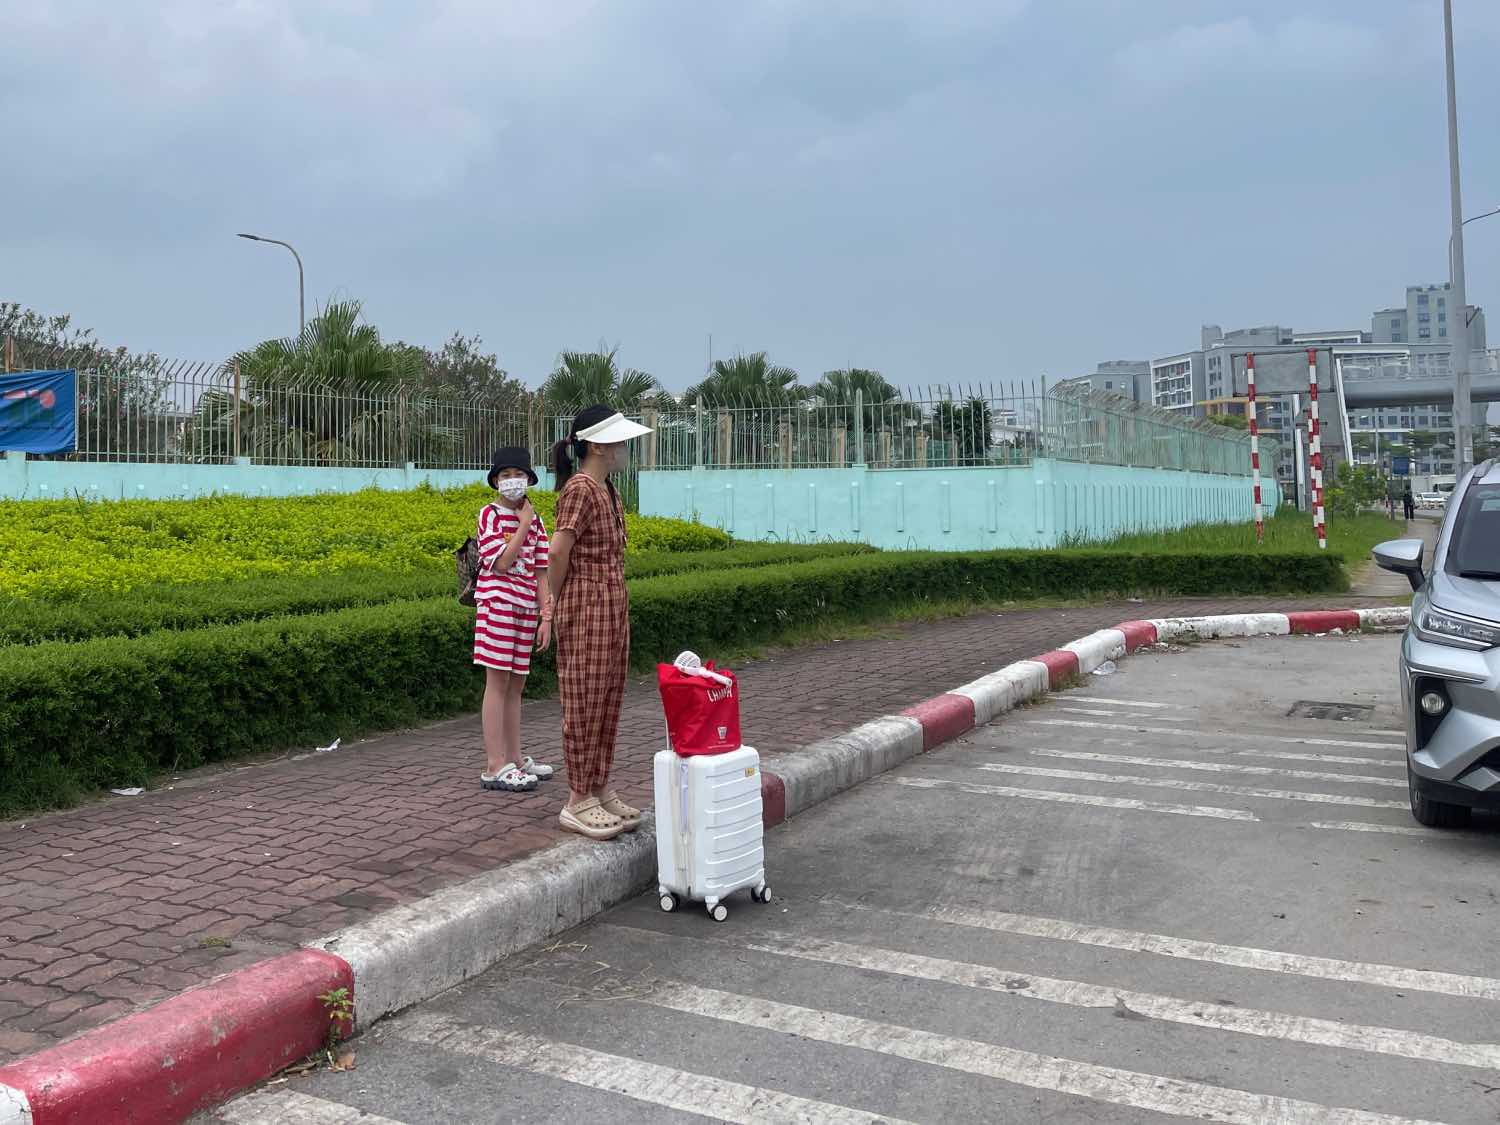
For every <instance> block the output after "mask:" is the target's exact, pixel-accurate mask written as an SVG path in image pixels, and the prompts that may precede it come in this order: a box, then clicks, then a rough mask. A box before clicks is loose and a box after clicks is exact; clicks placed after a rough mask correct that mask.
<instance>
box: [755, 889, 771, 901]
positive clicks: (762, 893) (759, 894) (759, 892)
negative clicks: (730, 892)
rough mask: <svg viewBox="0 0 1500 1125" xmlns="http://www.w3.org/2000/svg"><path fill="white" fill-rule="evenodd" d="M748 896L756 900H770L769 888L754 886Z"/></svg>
mask: <svg viewBox="0 0 1500 1125" xmlns="http://www.w3.org/2000/svg"><path fill="white" fill-rule="evenodd" d="M750 897H751V898H752V899H754V900H755V901H756V902H770V901H771V888H770V887H756V888H755V889H754V890H753V891H751V892H750Z"/></svg>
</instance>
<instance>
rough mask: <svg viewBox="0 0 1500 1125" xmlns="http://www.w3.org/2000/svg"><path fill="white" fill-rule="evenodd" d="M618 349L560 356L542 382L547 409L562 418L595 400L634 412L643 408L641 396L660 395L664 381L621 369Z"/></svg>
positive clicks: (565, 353) (630, 368)
mask: <svg viewBox="0 0 1500 1125" xmlns="http://www.w3.org/2000/svg"><path fill="white" fill-rule="evenodd" d="M619 350H620V349H619V348H618V347H615V348H610V349H609V350H608V351H604V350H602V349H601V350H600V351H596V352H563V353H562V354H561V355H559V356H558V357H557V367H556V368H554V369H553V372H552V374H551V375H549V376H547V381H546V382H545V383H543V384H542V399H543V401H544V402H545V403H546V408H547V412H548V413H549V414H553V415H556V416H558V417H563V416H565V415H571V414H573V413H576V412H577V411H579V410H582V409H583V408H584V407H586V406H593V405H595V404H596V403H602V404H603V405H605V406H612V407H614V408H615V409H616V410H623V411H632V410H636V409H638V408H639V407H640V405H641V400H642V399H646V398H650V397H651V396H652V395H654V394H659V393H660V392H661V384H660V383H658V382H657V381H656V378H655V377H654V376H652V375H648V374H647V373H646V372H644V371H637V370H636V369H635V368H633V367H626V368H624V369H621V367H620V366H619V364H618V363H617V362H616V361H615V354H616V353H617V352H618V351H619Z"/></svg>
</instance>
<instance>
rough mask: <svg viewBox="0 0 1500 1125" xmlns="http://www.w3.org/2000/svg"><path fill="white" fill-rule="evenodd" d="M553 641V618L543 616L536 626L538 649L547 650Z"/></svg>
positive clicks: (539, 650)
mask: <svg viewBox="0 0 1500 1125" xmlns="http://www.w3.org/2000/svg"><path fill="white" fill-rule="evenodd" d="M551 643H552V618H551V617H543V618H542V622H541V624H540V625H538V626H537V627H536V650H537V651H538V652H545V651H546V649H547V646H548V645H550V644H551Z"/></svg>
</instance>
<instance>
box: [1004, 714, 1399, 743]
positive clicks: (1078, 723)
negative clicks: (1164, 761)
mask: <svg viewBox="0 0 1500 1125" xmlns="http://www.w3.org/2000/svg"><path fill="white" fill-rule="evenodd" d="M1026 725H1027V726H1034V727H1082V728H1084V729H1086V730H1125V731H1135V732H1136V733H1137V734H1175V735H1177V736H1179V737H1182V736H1187V737H1191V738H1201V737H1203V732H1202V731H1201V730H1196V729H1195V730H1184V729H1182V728H1180V727H1138V726H1134V725H1132V724H1129V723H1091V722H1087V721H1085V720H1083V719H1031V720H1028V721H1027V723H1026ZM1209 737H1211V738H1228V739H1234V740H1239V741H1251V742H1257V741H1265V742H1279V743H1283V744H1285V745H1288V746H1349V747H1353V748H1354V749H1356V750H1389V749H1391V744H1390V743H1388V742H1358V741H1354V740H1352V739H1347V738H1296V737H1292V736H1290V735H1271V734H1243V733H1241V732H1239V731H1213V732H1212V733H1211V734H1210V735H1209Z"/></svg>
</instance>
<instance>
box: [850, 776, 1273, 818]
mask: <svg viewBox="0 0 1500 1125" xmlns="http://www.w3.org/2000/svg"><path fill="white" fill-rule="evenodd" d="M876 780H877V781H878V782H880V783H882V784H891V785H905V786H906V787H908V788H910V789H957V790H958V791H959V792H961V793H968V794H970V795H971V796H975V797H1020V798H1022V799H1023V800H1028V801H1055V802H1057V803H1059V804H1064V805H1093V806H1095V807H1096V808H1101V809H1137V810H1139V811H1141V812H1158V813H1171V814H1173V815H1175V816H1207V817H1213V818H1215V819H1217V820H1254V821H1258V820H1260V817H1258V816H1256V815H1255V814H1254V813H1252V812H1246V811H1245V810H1244V809H1220V808H1214V807H1213V806H1212V805H1174V804H1171V803H1169V802H1165V801H1140V800H1136V799H1135V798H1134V797H1102V796H1100V795H1098V794H1097V793H1063V792H1059V791H1056V790H1052V789H1020V788H1017V787H1014V786H1010V785H978V784H975V783H973V782H968V781H947V780H945V779H942V778H936V777H896V778H891V779H889V781H886V780H885V779H883V778H877V779H876Z"/></svg>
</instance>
